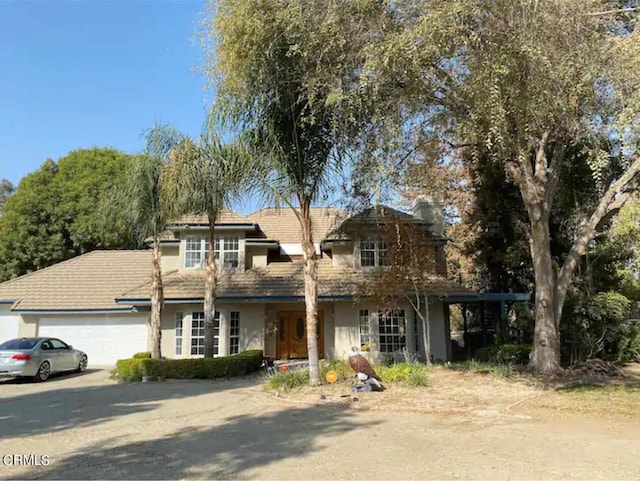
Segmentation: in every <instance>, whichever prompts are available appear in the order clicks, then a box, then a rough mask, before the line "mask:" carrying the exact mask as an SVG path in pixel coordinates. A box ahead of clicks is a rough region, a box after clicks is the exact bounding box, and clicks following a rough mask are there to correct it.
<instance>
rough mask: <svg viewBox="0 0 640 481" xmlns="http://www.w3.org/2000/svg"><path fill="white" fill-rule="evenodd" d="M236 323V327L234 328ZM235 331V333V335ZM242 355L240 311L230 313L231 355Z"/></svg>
mask: <svg viewBox="0 0 640 481" xmlns="http://www.w3.org/2000/svg"><path fill="white" fill-rule="evenodd" d="M234 323H236V326H234ZM234 331H235V333H234ZM239 353H240V311H230V312H229V355H232V354H239Z"/></svg>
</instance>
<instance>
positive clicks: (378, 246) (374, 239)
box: [357, 235, 388, 269]
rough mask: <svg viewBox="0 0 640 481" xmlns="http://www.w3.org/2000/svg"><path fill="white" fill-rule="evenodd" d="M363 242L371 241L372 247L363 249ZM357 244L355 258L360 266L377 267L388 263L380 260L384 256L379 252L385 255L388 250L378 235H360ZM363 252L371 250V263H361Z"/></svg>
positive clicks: (366, 267)
mask: <svg viewBox="0 0 640 481" xmlns="http://www.w3.org/2000/svg"><path fill="white" fill-rule="evenodd" d="M364 243H372V244H373V248H372V249H363V244H364ZM357 246H358V253H357V259H358V263H359V266H360V267H362V268H365V269H373V268H379V267H386V266H387V265H388V264H387V263H386V262H382V263H381V262H380V259H381V258H385V257H384V256H381V253H384V254H385V255H386V253H387V252H388V249H387V245H386V242H385V241H384V239H382V238H381V237H380V236H376V235H368V236H364V237H360V238H359V239H358V242H357ZM363 252H373V265H363V263H362V253H363Z"/></svg>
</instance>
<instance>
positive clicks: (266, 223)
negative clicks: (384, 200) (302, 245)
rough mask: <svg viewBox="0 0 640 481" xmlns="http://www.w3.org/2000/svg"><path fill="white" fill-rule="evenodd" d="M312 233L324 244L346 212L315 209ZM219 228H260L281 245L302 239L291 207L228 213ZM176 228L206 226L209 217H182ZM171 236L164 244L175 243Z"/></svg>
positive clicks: (166, 238)
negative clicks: (240, 225)
mask: <svg viewBox="0 0 640 481" xmlns="http://www.w3.org/2000/svg"><path fill="white" fill-rule="evenodd" d="M310 212H311V230H312V234H313V239H314V241H315V242H320V241H321V240H323V239H324V238H325V237H326V236H327V233H328V232H329V231H331V230H332V229H335V228H336V227H337V226H338V225H340V223H341V222H342V221H343V220H344V217H345V215H344V212H343V211H342V210H340V209H338V208H335V207H312V208H311V211H310ZM217 223H218V224H258V227H259V231H260V232H259V234H262V235H261V237H265V238H267V239H274V240H277V241H280V242H282V243H298V242H300V239H301V232H300V223H299V222H298V218H297V217H296V215H295V213H294V212H293V211H292V210H291V209H290V208H288V207H280V208H276V207H269V208H265V209H260V210H259V211H256V212H253V213H251V214H247V215H242V214H237V213H235V212H233V211H230V210H225V211H224V212H223V213H222V215H221V216H220V219H219V220H218V222H217ZM175 224H176V225H181V224H191V225H207V224H208V220H207V216H206V215H204V214H194V215H188V216H183V217H181V218H180V219H178V220H177V221H176V222H175ZM173 238H174V236H173V234H172V233H167V234H163V236H162V238H161V239H162V240H169V239H173Z"/></svg>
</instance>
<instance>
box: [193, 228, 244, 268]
mask: <svg viewBox="0 0 640 481" xmlns="http://www.w3.org/2000/svg"><path fill="white" fill-rule="evenodd" d="M208 252H209V240H208V236H206V235H188V236H187V237H186V246H185V253H184V266H185V267H186V268H187V269H199V268H203V267H204V266H205V264H206V262H207V254H208ZM214 256H215V259H216V265H217V266H218V267H220V268H235V267H238V265H239V261H240V240H239V238H238V236H237V235H222V236H216V238H215V250H214Z"/></svg>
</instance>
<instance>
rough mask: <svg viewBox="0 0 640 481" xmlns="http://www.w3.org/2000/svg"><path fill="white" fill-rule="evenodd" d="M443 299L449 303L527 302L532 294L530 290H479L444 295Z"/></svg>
mask: <svg viewBox="0 0 640 481" xmlns="http://www.w3.org/2000/svg"><path fill="white" fill-rule="evenodd" d="M441 299H442V301H443V302H446V303H448V304H460V303H467V302H527V301H530V300H531V294H529V293H528V292H478V293H477V294H451V295H443V296H441Z"/></svg>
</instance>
